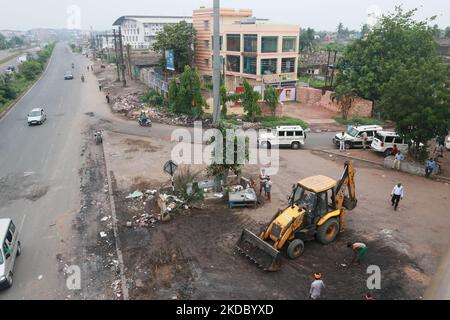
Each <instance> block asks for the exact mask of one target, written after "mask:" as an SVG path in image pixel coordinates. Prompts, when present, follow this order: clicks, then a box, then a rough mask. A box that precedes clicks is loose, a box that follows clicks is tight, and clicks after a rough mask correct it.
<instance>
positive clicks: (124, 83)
mask: <svg viewBox="0 0 450 320" xmlns="http://www.w3.org/2000/svg"><path fill="white" fill-rule="evenodd" d="M119 46H120V60H121V61H120V62H121V68H122V82H123V86H124V87H126V86H127V79H126V78H125V58H124V54H123V42H122V28H121V27H119Z"/></svg>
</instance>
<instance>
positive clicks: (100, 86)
mask: <svg viewBox="0 0 450 320" xmlns="http://www.w3.org/2000/svg"><path fill="white" fill-rule="evenodd" d="M98 90H99V91H100V92H101V91H102V85H101V84H100V83H99V84H98Z"/></svg>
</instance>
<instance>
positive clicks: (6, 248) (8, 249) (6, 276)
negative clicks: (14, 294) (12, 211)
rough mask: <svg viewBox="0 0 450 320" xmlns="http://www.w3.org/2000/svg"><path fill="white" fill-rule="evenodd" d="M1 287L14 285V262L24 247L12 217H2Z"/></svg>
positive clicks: (0, 224) (0, 232)
mask: <svg viewBox="0 0 450 320" xmlns="http://www.w3.org/2000/svg"><path fill="white" fill-rule="evenodd" d="M0 241H1V243H2V248H1V250H0V289H5V288H10V287H12V285H13V274H14V272H13V271H14V263H15V261H16V257H18V256H20V254H21V253H22V249H21V247H20V241H19V230H18V229H17V228H16V226H15V225H14V223H13V222H12V220H11V219H0Z"/></svg>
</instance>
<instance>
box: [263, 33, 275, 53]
mask: <svg viewBox="0 0 450 320" xmlns="http://www.w3.org/2000/svg"><path fill="white" fill-rule="evenodd" d="M261 42H262V47H261V52H262V53H274V52H278V37H262V40H261Z"/></svg>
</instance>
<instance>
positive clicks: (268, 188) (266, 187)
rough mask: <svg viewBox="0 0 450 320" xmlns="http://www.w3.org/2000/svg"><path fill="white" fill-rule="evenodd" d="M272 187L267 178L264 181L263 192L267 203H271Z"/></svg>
mask: <svg viewBox="0 0 450 320" xmlns="http://www.w3.org/2000/svg"><path fill="white" fill-rule="evenodd" d="M272 186H273V183H272V181H271V180H270V177H269V176H267V181H266V184H265V185H264V191H265V193H266V198H267V200H268V201H269V202H270V201H272Z"/></svg>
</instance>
